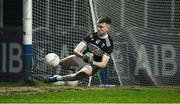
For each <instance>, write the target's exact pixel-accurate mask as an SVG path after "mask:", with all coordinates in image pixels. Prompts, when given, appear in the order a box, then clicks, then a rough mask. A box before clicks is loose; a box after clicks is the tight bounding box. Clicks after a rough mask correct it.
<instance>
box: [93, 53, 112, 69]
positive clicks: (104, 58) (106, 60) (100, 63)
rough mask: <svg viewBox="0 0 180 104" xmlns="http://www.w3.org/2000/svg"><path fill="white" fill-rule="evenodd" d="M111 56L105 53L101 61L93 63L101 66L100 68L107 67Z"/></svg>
mask: <svg viewBox="0 0 180 104" xmlns="http://www.w3.org/2000/svg"><path fill="white" fill-rule="evenodd" d="M109 58H110V57H109V56H107V55H105V54H104V55H103V57H102V60H101V61H100V62H95V61H94V62H93V65H95V66H97V67H99V68H105V67H106V66H107V64H108V62H109Z"/></svg>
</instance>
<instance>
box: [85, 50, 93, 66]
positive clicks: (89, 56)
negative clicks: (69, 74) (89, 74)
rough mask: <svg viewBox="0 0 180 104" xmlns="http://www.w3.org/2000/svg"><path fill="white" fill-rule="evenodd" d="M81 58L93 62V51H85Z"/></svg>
mask: <svg viewBox="0 0 180 104" xmlns="http://www.w3.org/2000/svg"><path fill="white" fill-rule="evenodd" d="M83 59H84V60H87V61H88V63H90V64H93V62H94V55H93V53H91V52H86V53H85V54H84V55H83Z"/></svg>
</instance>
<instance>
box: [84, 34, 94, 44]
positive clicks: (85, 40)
mask: <svg viewBox="0 0 180 104" xmlns="http://www.w3.org/2000/svg"><path fill="white" fill-rule="evenodd" d="M91 37H92V34H89V35H88V36H86V37H85V38H84V39H83V40H82V42H84V43H85V44H87V43H89V41H90V39H91Z"/></svg>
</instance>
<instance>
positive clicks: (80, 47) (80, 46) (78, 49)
mask: <svg viewBox="0 0 180 104" xmlns="http://www.w3.org/2000/svg"><path fill="white" fill-rule="evenodd" d="M85 47H86V44H85V43H84V42H80V43H79V44H78V45H77V46H76V48H75V49H74V54H75V55H76V56H77V57H81V58H82V57H83V54H82V51H83V49H84V48H85Z"/></svg>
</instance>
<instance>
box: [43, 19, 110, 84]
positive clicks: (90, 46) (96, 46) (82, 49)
mask: <svg viewBox="0 0 180 104" xmlns="http://www.w3.org/2000/svg"><path fill="white" fill-rule="evenodd" d="M97 23H98V25H97V29H98V31H97V32H95V33H92V34H89V35H88V36H87V37H85V38H84V39H83V40H82V41H81V42H80V43H79V44H78V45H77V46H76V48H75V49H74V55H71V56H68V57H66V58H64V59H62V60H61V62H60V63H59V65H60V66H62V67H68V66H71V65H72V64H74V62H77V61H78V60H82V61H83V66H82V67H81V68H80V70H79V71H78V72H76V73H74V74H69V75H65V76H61V75H54V76H52V77H48V78H46V79H45V82H47V83H48V82H56V81H74V80H80V79H82V78H85V77H89V76H91V75H93V74H94V73H96V72H97V71H98V70H103V69H105V68H106V67H107V64H108V62H109V59H110V57H111V53H112V52H113V40H112V39H111V37H110V35H109V34H108V31H109V29H110V24H111V19H110V18H108V17H102V18H100V19H98V21H97ZM76 59H77V60H76Z"/></svg>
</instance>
